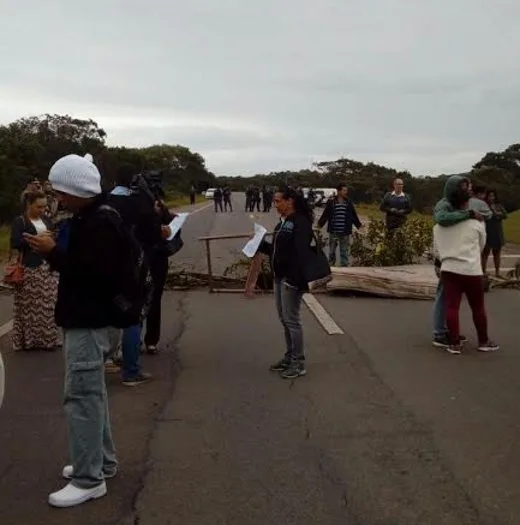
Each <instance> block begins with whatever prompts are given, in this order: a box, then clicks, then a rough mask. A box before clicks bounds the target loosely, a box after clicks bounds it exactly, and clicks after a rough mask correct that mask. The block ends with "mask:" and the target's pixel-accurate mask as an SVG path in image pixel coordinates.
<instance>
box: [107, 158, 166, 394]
mask: <svg viewBox="0 0 520 525" xmlns="http://www.w3.org/2000/svg"><path fill="white" fill-rule="evenodd" d="M133 180H134V170H133V167H132V166H131V165H123V166H121V167H120V168H119V170H118V172H117V174H116V180H115V182H116V186H115V188H114V189H113V190H112V192H111V193H110V195H109V197H108V199H107V204H108V205H109V206H112V207H113V208H115V209H116V210H117V211H118V212H119V214H120V215H121V218H122V219H123V223H124V224H125V225H126V226H127V227H128V228H130V230H131V231H132V232H133V234H134V235H135V238H136V239H137V241H138V242H139V244H140V245H141V247H142V249H143V252H144V256H145V260H146V263H147V264H148V265H150V261H151V259H152V252H153V249H154V247H155V246H157V245H158V244H159V243H161V241H162V240H163V239H166V238H167V237H168V236H169V235H170V233H171V232H170V228H169V227H168V226H164V225H162V224H161V217H160V216H159V214H158V213H157V210H156V208H155V206H154V201H153V199H150V198H149V196H148V195H147V194H146V193H145V192H142V191H133V190H132V182H133ZM150 300H151V297H150V298H149V300H148V304H147V305H145V314H146V313H147V312H146V310H147V307H148V306H149V302H150ZM122 352H123V385H125V386H135V385H139V384H142V383H144V382H146V381H149V380H150V379H151V375H150V374H148V373H146V372H143V371H142V370H141V363H140V353H141V324H139V325H136V326H131V327H129V328H125V329H124V330H123V339H122Z"/></svg>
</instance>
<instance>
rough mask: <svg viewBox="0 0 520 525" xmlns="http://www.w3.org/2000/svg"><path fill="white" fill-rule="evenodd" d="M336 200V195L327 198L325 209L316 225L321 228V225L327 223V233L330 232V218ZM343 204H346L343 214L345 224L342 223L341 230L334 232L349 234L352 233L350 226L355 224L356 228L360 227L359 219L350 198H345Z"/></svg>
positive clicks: (332, 215)
mask: <svg viewBox="0 0 520 525" xmlns="http://www.w3.org/2000/svg"><path fill="white" fill-rule="evenodd" d="M338 202H339V201H338V199H337V197H336V198H334V199H330V200H328V201H327V204H326V205H325V209H324V210H323V213H322V215H321V217H320V220H319V221H318V226H319V227H320V228H323V226H325V224H327V231H328V232H329V233H332V219H333V218H334V208H335V206H336V204H338ZM345 204H346V205H347V214H346V216H345V224H344V225H343V231H342V232H335V233H341V235H350V234H351V233H352V226H355V227H356V228H357V229H359V228H361V221H360V220H359V217H358V214H357V212H356V208H355V206H354V203H353V202H352V201H351V200H350V199H347V200H346V201H345Z"/></svg>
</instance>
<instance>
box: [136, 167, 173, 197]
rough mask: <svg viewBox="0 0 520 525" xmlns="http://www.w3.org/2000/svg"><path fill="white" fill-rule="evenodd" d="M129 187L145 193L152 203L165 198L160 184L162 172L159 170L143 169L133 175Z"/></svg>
mask: <svg viewBox="0 0 520 525" xmlns="http://www.w3.org/2000/svg"><path fill="white" fill-rule="evenodd" d="M131 189H132V190H134V191H136V192H139V193H142V194H144V195H147V196H148V197H149V198H150V199H151V200H152V202H153V203H155V202H156V201H161V200H163V199H164V198H165V196H166V194H165V193H164V189H163V185H162V172H161V171H159V170H153V171H145V172H143V173H139V174H137V175H135V176H134V178H133V180H132V185H131Z"/></svg>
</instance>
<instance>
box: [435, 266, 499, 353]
mask: <svg viewBox="0 0 520 525" xmlns="http://www.w3.org/2000/svg"><path fill="white" fill-rule="evenodd" d="M441 279H442V284H443V287H444V303H445V306H446V325H447V326H448V332H449V336H450V342H451V344H454V345H458V344H459V342H460V327H459V310H460V302H461V300H462V294H465V295H466V297H467V298H468V303H469V306H470V308H471V313H472V314H473V322H474V323H475V328H476V329H477V335H478V342H479V344H484V343H487V342H488V340H489V339H488V332H487V317H486V309H485V307H484V282H483V277H482V276H481V275H461V274H458V273H451V272H442V273H441Z"/></svg>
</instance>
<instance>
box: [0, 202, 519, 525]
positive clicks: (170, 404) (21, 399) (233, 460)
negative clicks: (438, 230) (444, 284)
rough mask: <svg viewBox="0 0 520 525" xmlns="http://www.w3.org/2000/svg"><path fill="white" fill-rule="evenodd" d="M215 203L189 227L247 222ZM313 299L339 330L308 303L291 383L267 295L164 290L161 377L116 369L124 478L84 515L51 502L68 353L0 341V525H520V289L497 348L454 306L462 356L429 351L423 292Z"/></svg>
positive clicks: (491, 304) (157, 360) (499, 306)
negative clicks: (328, 328)
mask: <svg viewBox="0 0 520 525" xmlns="http://www.w3.org/2000/svg"><path fill="white" fill-rule="evenodd" d="M207 213H208V211H201V212H200V213H198V214H197V215H196V216H194V217H193V219H194V220H193V225H192V228H193V229H194V230H195V229H197V228H199V230H200V231H203V230H205V232H210V231H211V232H221V231H222V233H227V232H226V230H225V227H224V221H229V224H235V226H234V230H232V231H231V232H230V233H239V232H240V231H241V230H242V228H243V227H244V226H245V229H246V231H247V229H248V226H247V225H248V222H247V221H248V220H249V218H248V217H247V216H245V215H244V214H243V213H242V214H239V213H238V212H237V216H238V220H236V221H235V222H232V221H231V219H230V218H229V217H224V216H218V217H214V216H213V214H212V213H211V214H210V215H209V216H207V217H206V214H207ZM197 216H198V217H199V218H198V219H197V220H196V221H195V217H197ZM199 221H200V222H199ZM204 221H206V222H204ZM203 222H204V223H205V224H207V225H208V226H207V227H203V226H200V224H201V223H203ZM226 224H227V222H226ZM226 228H227V226H226ZM192 234H193V233H192ZM195 234H196V235H198V234H197V233H195ZM204 234H206V233H201V234H200V235H204ZM187 238H188V237H187V236H186V235H185V241H186V239H187ZM190 250H192V251H191V252H187V254H185V255H184V257H185V260H186V261H189V260H190V259H194V258H195V248H193V247H192V248H190ZM221 253H222V257H223V260H224V250H223V251H222V252H221ZM318 298H319V300H320V302H322V304H323V306H324V307H325V308H326V309H327V310H328V312H329V313H330V314H331V315H332V317H333V318H334V320H335V321H336V322H337V323H338V325H339V326H340V327H341V328H342V329H343V330H344V332H345V334H344V335H335V336H329V335H327V334H326V333H325V332H324V331H323V329H322V328H321V326H320V325H319V324H318V323H317V321H316V320H315V318H314V317H313V316H312V315H311V314H310V312H309V311H307V310H306V309H304V311H303V321H304V329H305V344H306V348H307V356H308V372H309V373H308V376H307V377H305V378H301V379H298V380H296V381H283V380H281V379H280V378H279V377H278V376H277V375H276V374H272V373H269V372H268V371H267V368H268V366H269V364H270V363H271V362H273V361H274V360H275V359H277V358H278V357H279V356H280V355H281V353H282V351H283V338H282V333H281V329H280V326H279V323H278V320H277V318H276V312H275V309H274V304H273V298H272V296H269V295H265V296H259V297H257V298H255V299H253V300H247V299H245V298H243V297H241V296H238V295H232V294H214V295H208V294H207V293H206V292H204V291H197V292H189V293H187V292H168V293H167V294H165V297H164V323H163V351H162V353H161V354H159V355H158V356H144V358H143V359H144V365H145V369H146V370H148V371H150V372H152V373H153V374H154V378H155V380H154V381H153V382H151V383H149V384H147V385H143V386H141V387H139V388H134V389H128V388H124V387H122V386H121V385H120V384H119V383H118V381H117V377H115V376H108V390H109V396H110V409H111V416H112V425H113V431H114V438H115V441H116V446H117V449H118V455H119V460H120V467H121V469H120V473H119V475H118V477H117V478H115V479H113V480H110V481H109V485H108V487H109V494H108V496H107V497H106V498H103V499H101V500H98V501H96V502H92V503H88V504H86V505H84V506H81V507H79V508H77V509H62V510H58V509H51V508H49V507H48V506H47V504H46V498H47V494H48V493H49V492H50V491H53V490H55V489H57V488H59V487H60V486H61V484H62V483H63V482H62V480H61V479H60V477H59V476H60V471H61V468H62V466H63V464H64V462H66V460H67V438H66V433H65V427H64V417H63V411H62V407H61V398H62V388H63V386H62V385H63V363H62V356H61V354H59V353H56V354H30V353H27V354H24V353H20V354H13V353H10V352H8V351H7V350H8V347H9V340H8V337H5V338H3V339H2V340H0V348H1V350H2V353H3V354H4V358H5V361H6V373H7V381H8V383H7V391H6V400H5V405H4V406H3V407H2V409H0V449H1V450H2V454H0V509H1V513H0V525H19V524H23V525H47V524H49V525H52V524H60V525H61V524H63V523H74V524H78V525H83V524H85V525H86V524H92V523H96V524H99V525H112V524H113V525H116V524H117V525H137V524H138V525H156V524H157V525H168V524H176V525H177V524H178V525H184V524H185V525H205V524H206V523H207V524H212V525H220V524H226V525H234V524H237V525H238V524H240V525H248V524H251V525H253V524H254V525H269V524H272V523H280V524H284V525H292V524H298V525H311V524H319V523H323V524H327V525H335V524H342V525H344V524H345V523H347V524H349V525H350V524H353V525H358V524H359V525H408V524H410V525H412V524H413V525H417V524H421V525H430V524H431V525H441V524H442V525H452V524H453V525H469V524H471V525H473V524H475V525H476V524H479V525H518V524H519V523H520V484H519V483H518V471H519V467H520V449H519V447H518V446H517V443H518V438H519V436H520V423H519V419H518V399H519V395H520V386H519V381H518V369H519V364H520V350H519V348H518V343H517V341H518V338H517V333H516V330H515V326H516V323H517V319H518V316H519V313H520V312H519V310H520V302H519V301H518V292H516V291H493V292H492V293H490V294H488V295H487V301H488V312H489V317H490V324H491V334H492V336H493V337H494V338H496V339H497V340H498V341H499V342H500V343H501V345H502V350H501V351H500V352H499V353H497V354H494V355H477V353H476V352H475V351H474V350H472V345H474V342H475V341H474V340H473V339H474V337H473V334H472V327H471V321H470V316H469V313H468V311H467V308H465V307H464V311H463V317H462V318H463V327H464V330H465V333H466V334H467V335H468V336H469V337H470V340H471V341H470V344H469V346H468V351H467V353H466V354H465V355H462V356H450V355H448V354H444V353H442V352H441V351H439V350H436V349H433V348H432V347H431V345H430V318H431V307H432V304H431V303H430V302H421V301H403V300H387V299H369V298H353V297H350V298H348V297H336V296H318Z"/></svg>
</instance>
